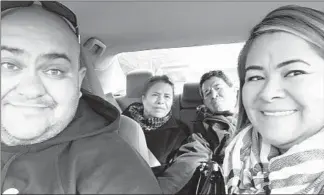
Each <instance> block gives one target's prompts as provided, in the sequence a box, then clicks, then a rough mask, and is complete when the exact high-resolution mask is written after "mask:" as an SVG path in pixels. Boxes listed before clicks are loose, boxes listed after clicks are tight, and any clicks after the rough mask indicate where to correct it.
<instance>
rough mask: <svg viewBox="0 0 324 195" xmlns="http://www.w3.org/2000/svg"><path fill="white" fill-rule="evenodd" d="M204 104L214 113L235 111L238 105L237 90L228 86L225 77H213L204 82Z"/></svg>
mask: <svg viewBox="0 0 324 195" xmlns="http://www.w3.org/2000/svg"><path fill="white" fill-rule="evenodd" d="M201 88H202V89H201V90H202V93H203V96H204V104H205V105H206V106H207V107H208V108H209V110H210V111H211V112H213V113H215V112H224V111H230V112H233V111H234V109H235V105H236V95H237V94H236V92H235V89H234V88H233V87H230V86H228V85H227V84H226V83H225V82H224V80H223V79H221V78H218V77H215V76H214V77H211V78H210V79H208V80H206V81H205V82H204V83H203V84H202V87H201Z"/></svg>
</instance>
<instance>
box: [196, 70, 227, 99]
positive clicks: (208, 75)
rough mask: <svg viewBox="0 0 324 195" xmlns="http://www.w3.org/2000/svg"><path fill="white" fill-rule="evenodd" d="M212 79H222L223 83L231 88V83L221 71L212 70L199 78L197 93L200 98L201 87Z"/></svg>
mask: <svg viewBox="0 0 324 195" xmlns="http://www.w3.org/2000/svg"><path fill="white" fill-rule="evenodd" d="M212 77H218V78H220V79H223V81H224V82H225V83H226V84H227V85H228V86H230V87H232V86H233V83H232V81H231V80H230V79H229V78H228V77H227V76H226V74H225V73H224V72H223V71H222V70H212V71H209V72H206V73H205V74H203V75H202V77H201V78H200V82H199V93H200V96H201V97H202V98H203V97H204V96H203V93H202V85H203V84H204V82H205V81H207V80H208V79H210V78H212Z"/></svg>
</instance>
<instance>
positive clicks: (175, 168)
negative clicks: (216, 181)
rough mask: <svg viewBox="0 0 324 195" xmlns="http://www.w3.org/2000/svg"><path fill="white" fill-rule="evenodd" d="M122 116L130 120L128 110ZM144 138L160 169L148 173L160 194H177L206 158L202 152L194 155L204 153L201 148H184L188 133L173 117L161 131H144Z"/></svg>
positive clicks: (182, 124)
mask: <svg viewBox="0 0 324 195" xmlns="http://www.w3.org/2000/svg"><path fill="white" fill-rule="evenodd" d="M123 114H124V115H126V116H128V117H131V114H130V113H129V112H128V108H127V109H126V110H125V111H124V112H123ZM131 118H132V117H131ZM144 134H145V137H146V142H147V146H148V148H149V149H150V150H151V152H152V153H153V154H154V155H155V157H156V158H157V159H158V160H159V162H160V163H161V166H158V167H154V168H152V170H153V172H154V174H155V176H156V177H157V179H158V181H159V184H160V187H161V189H162V191H163V193H164V194H175V193H177V192H178V191H180V189H181V188H183V187H184V186H185V185H186V184H187V183H188V181H189V180H190V178H191V177H192V175H193V173H194V172H195V169H196V167H197V166H198V165H199V162H201V161H204V160H206V159H207V158H208V157H207V156H206V152H202V153H199V152H197V151H200V150H204V146H203V145H202V144H200V143H196V144H194V145H192V144H190V147H186V144H187V143H192V141H190V140H188V139H189V137H190V135H192V132H191V131H190V130H189V128H188V127H187V126H186V125H185V124H184V123H182V122H181V121H179V120H177V119H175V118H174V117H173V116H171V118H170V119H169V120H168V121H167V122H166V123H165V124H164V125H162V126H161V127H159V128H157V129H155V130H150V131H144ZM193 151H194V152H193Z"/></svg>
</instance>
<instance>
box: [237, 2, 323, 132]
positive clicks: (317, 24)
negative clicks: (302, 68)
mask: <svg viewBox="0 0 324 195" xmlns="http://www.w3.org/2000/svg"><path fill="white" fill-rule="evenodd" d="M275 32H286V33H290V34H293V35H295V36H298V37H300V38H301V39H304V40H305V41H306V42H307V43H308V44H309V45H310V47H311V48H312V49H314V51H315V52H317V53H318V54H319V55H320V56H322V57H323V58H324V13H323V12H320V11H318V10H315V9H312V8H307V7H301V6H296V5H287V6H283V7H280V8H277V9H275V10H273V11H272V12H270V13H269V14H268V15H266V17H265V18H264V19H263V20H262V21H261V22H260V23H259V24H257V25H256V26H255V27H254V28H253V29H252V30H251V32H250V37H249V39H248V40H247V42H246V43H245V45H244V47H243V49H242V50H241V52H240V55H239V58H238V74H239V79H240V95H239V114H238V124H237V128H238V130H241V129H243V128H244V127H246V126H247V125H248V124H250V123H251V122H250V121H249V119H248V117H247V114H246V112H245V109H244V106H243V103H242V93H241V92H242V88H243V85H244V82H245V65H246V59H247V55H248V53H249V50H250V48H251V45H252V44H253V42H254V41H255V39H256V38H258V37H259V36H261V35H263V34H269V33H275Z"/></svg>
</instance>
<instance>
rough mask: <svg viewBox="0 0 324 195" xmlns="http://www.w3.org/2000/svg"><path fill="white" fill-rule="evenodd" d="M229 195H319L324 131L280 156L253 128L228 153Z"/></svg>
mask: <svg viewBox="0 0 324 195" xmlns="http://www.w3.org/2000/svg"><path fill="white" fill-rule="evenodd" d="M223 168H224V176H225V183H226V187H227V192H228V194H259V193H260V194H319V193H323V192H324V189H323V187H324V131H323V130H322V131H320V132H319V133H317V134H316V135H313V136H312V137H310V138H308V139H306V140H304V141H303V142H301V143H300V144H297V145H295V146H293V147H291V148H290V149H289V150H288V151H287V152H285V153H284V154H281V153H280V152H279V150H278V149H277V148H275V147H274V146H272V145H269V144H268V143H266V142H265V141H264V140H263V139H262V137H261V135H260V134H259V133H257V132H256V131H255V130H253V128H252V126H251V125H250V126H248V127H246V128H245V129H243V130H242V131H241V132H240V133H239V134H238V135H237V136H236V137H235V138H234V139H233V140H232V141H231V142H230V144H229V145H228V147H227V148H226V150H225V159H224V164H223Z"/></svg>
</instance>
